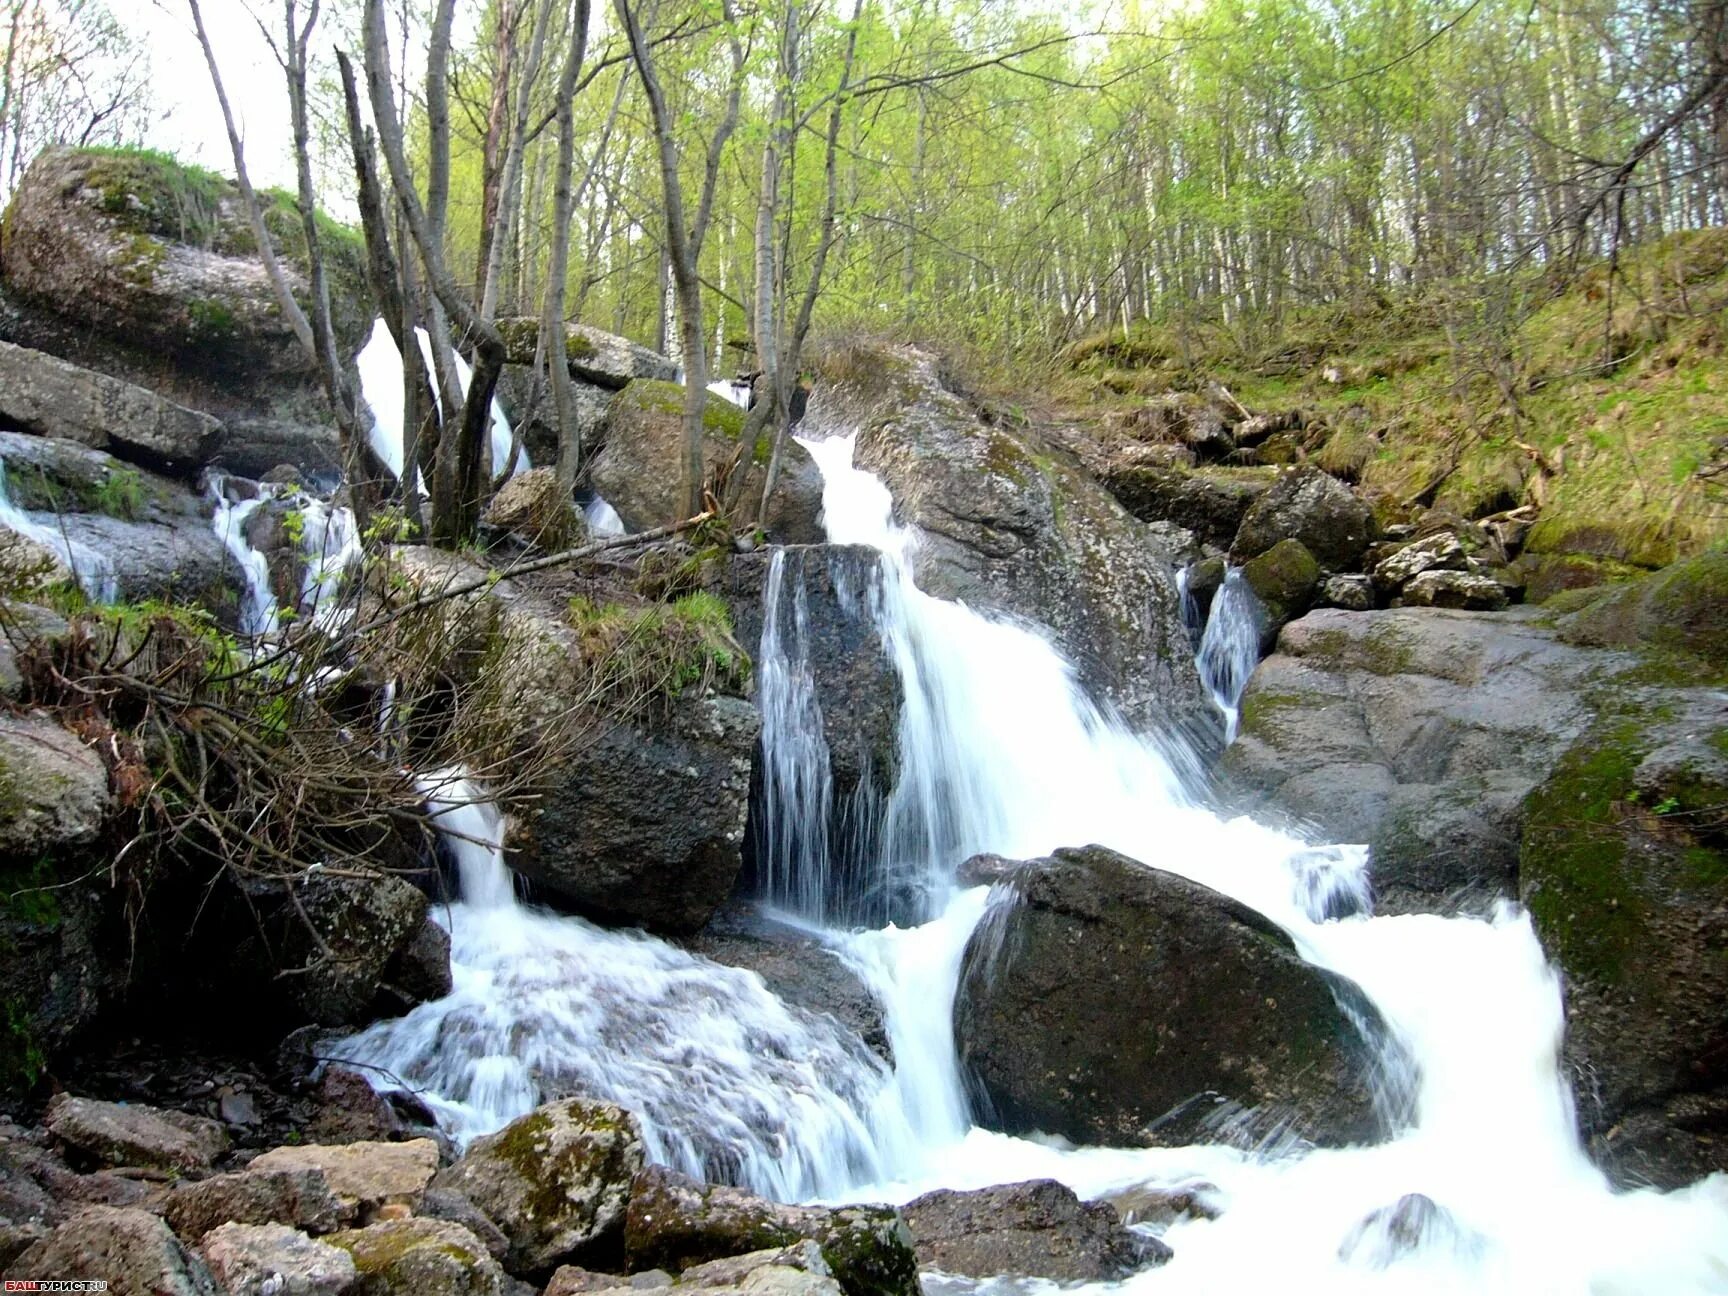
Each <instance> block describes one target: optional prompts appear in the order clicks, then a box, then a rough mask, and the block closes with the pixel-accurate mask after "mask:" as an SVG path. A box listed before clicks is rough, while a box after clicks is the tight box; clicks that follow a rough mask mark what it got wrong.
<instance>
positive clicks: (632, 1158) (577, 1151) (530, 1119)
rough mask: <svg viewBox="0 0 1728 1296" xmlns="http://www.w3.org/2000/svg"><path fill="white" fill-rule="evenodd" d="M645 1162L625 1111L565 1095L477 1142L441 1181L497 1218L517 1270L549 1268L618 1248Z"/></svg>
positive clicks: (507, 1261) (507, 1260) (508, 1260)
mask: <svg viewBox="0 0 1728 1296" xmlns="http://www.w3.org/2000/svg"><path fill="white" fill-rule="evenodd" d="M642 1163H643V1152H642V1134H641V1131H640V1129H638V1127H637V1125H636V1121H635V1119H634V1118H633V1117H632V1116H631V1115H630V1114H629V1113H628V1112H626V1111H623V1110H622V1109H620V1108H617V1107H613V1106H610V1105H608V1104H605V1103H594V1102H589V1101H587V1100H585V1099H581V1098H569V1099H565V1100H563V1101H561V1102H556V1103H548V1104H547V1105H546V1106H544V1107H541V1108H538V1109H536V1110H535V1111H533V1112H531V1113H530V1114H528V1115H527V1116H523V1117H521V1118H519V1119H517V1120H514V1121H512V1122H511V1123H510V1124H508V1125H506V1126H505V1127H504V1128H503V1129H502V1130H500V1131H499V1132H498V1133H496V1134H489V1135H487V1136H486V1137H484V1138H479V1139H476V1140H475V1141H474V1142H473V1143H472V1144H471V1145H470V1146H469V1148H468V1150H467V1152H466V1153H464V1154H463V1157H462V1159H461V1160H460V1161H458V1162H457V1163H456V1164H455V1165H453V1166H451V1167H450V1168H449V1169H447V1170H445V1171H443V1172H441V1173H440V1174H439V1176H438V1178H437V1180H436V1181H435V1183H436V1186H437V1187H439V1188H446V1189H452V1190H454V1191H456V1192H459V1193H461V1194H462V1195H463V1196H465V1197H467V1198H468V1200H470V1201H471V1202H473V1203H474V1205H476V1206H477V1207H479V1208H480V1210H481V1211H483V1212H485V1214H486V1215H487V1217H488V1218H490V1219H492V1220H493V1221H495V1222H496V1223H497V1224H498V1226H499V1228H501V1229H502V1230H503V1232H504V1235H505V1237H506V1239H507V1240H508V1243H509V1246H508V1250H507V1251H506V1253H505V1256H504V1266H505V1268H507V1269H508V1270H509V1271H510V1272H511V1273H515V1274H546V1273H550V1272H551V1271H552V1270H553V1269H555V1268H557V1267H558V1266H559V1265H562V1264H573V1263H579V1262H580V1261H582V1260H583V1259H584V1258H586V1257H591V1256H595V1255H604V1254H605V1253H606V1249H607V1248H608V1247H616V1245H617V1243H618V1240H619V1238H620V1237H621V1235H622V1233H623V1230H624V1207H625V1205H626V1203H627V1202H628V1200H629V1195H630V1183H631V1180H632V1179H633V1178H634V1177H635V1175H636V1172H637V1171H638V1170H640V1169H641V1168H642Z"/></svg>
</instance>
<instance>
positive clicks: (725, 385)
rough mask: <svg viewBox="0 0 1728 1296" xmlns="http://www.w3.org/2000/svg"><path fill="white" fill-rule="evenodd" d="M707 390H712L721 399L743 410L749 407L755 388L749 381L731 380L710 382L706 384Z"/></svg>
mask: <svg viewBox="0 0 1728 1296" xmlns="http://www.w3.org/2000/svg"><path fill="white" fill-rule="evenodd" d="M708 390H709V391H711V392H713V393H714V394H715V395H716V396H718V397H719V398H720V399H721V400H723V401H726V402H728V403H729V404H732V405H736V406H737V407H738V408H739V409H743V410H747V409H749V408H750V401H751V398H752V397H753V396H754V394H755V388H753V387H752V386H751V385H750V384H749V383H747V382H735V381H731V380H722V381H720V382H711V383H709V384H708Z"/></svg>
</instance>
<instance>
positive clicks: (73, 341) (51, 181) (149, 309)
mask: <svg viewBox="0 0 1728 1296" xmlns="http://www.w3.org/2000/svg"><path fill="white" fill-rule="evenodd" d="M265 202H266V204H267V207H266V214H265V219H266V223H267V225H268V227H269V229H270V231H271V234H272V239H273V242H274V244H275V246H276V249H277V251H278V253H279V255H280V257H281V259H282V261H283V263H284V265H285V266H286V267H287V270H288V273H289V276H290V279H291V282H292V284H293V287H294V292H295V295H296V297H298V298H299V299H300V300H301V302H302V304H305V303H306V302H307V301H308V300H309V296H308V289H307V282H306V278H305V264H306V261H305V237H304V234H303V232H302V228H301V220H300V215H299V212H298V210H297V208H296V207H295V205H294V203H293V202H292V200H291V199H289V198H287V197H286V196H282V195H277V194H266V195H265ZM318 221H319V229H320V231H321V243H322V246H323V250H324V257H325V269H326V272H327V274H328V276H329V282H330V300H331V306H332V310H333V313H334V320H335V324H336V343H337V352H338V355H339V356H340V357H341V358H342V359H343V360H344V361H347V360H348V359H349V358H351V357H352V356H353V355H354V354H355V352H356V350H357V349H358V347H359V345H360V343H361V342H362V341H363V340H364V336H365V331H366V323H367V321H368V320H369V319H370V317H371V314H372V307H371V304H370V301H369V297H370V294H369V291H368V289H367V286H366V276H365V258H364V249H363V247H362V245H361V242H360V239H359V236H358V235H357V234H356V233H355V232H353V231H350V230H346V229H343V228H342V227H340V226H338V225H336V224H334V223H333V222H331V221H329V220H327V219H325V218H324V217H323V216H320V217H319V218H318ZM0 274H3V276H4V280H5V290H4V292H3V293H0V339H4V340H5V341H7V342H13V343H17V344H18V345H21V346H26V347H31V348H34V349H36V350H40V351H46V352H49V353H51V354H53V355H56V356H59V357H61V358H62V359H65V360H70V361H72V362H74V363H76V364H79V365H82V366H84V367H86V368H90V369H96V370H99V371H101V372H102V373H105V374H110V375H112V376H114V377H116V378H119V379H123V380H124V381H126V382H128V383H132V384H135V385H137V386H140V387H144V388H147V389H149V390H150V391H152V392H154V393H156V394H157V395H158V396H160V397H162V398H164V399H166V400H169V401H173V402H174V403H176V404H178V405H182V406H185V407H187V408H189V409H193V410H198V411H201V412H203V413H205V414H208V415H211V416H213V417H215V418H217V419H219V420H220V421H221V422H222V424H223V426H224V427H225V428H226V429H227V436H226V438H225V440H224V444H223V447H222V450H221V453H220V457H221V461H222V462H223V464H224V465H225V466H227V467H228V468H230V469H231V470H233V471H235V472H239V473H243V474H245V475H247V476H250V477H260V476H262V475H263V474H264V473H265V472H267V471H268V470H269V469H270V468H271V467H272V466H274V465H276V464H278V463H283V462H290V463H294V464H296V465H298V466H299V467H300V468H301V469H302V470H303V471H307V472H314V473H321V474H329V475H334V474H335V473H337V472H339V471H340V469H341V466H342V465H341V454H340V447H339V438H338V434H337V429H336V422H335V419H334V418H333V417H332V415H331V412H330V408H329V404H328V402H327V400H326V398H325V395H324V392H323V389H322V385H321V381H320V379H319V377H318V373H317V370H316V368H315V367H314V366H313V364H312V363H311V361H310V360H309V359H308V357H307V356H306V354H305V352H304V351H303V350H302V349H301V347H300V345H299V343H298V341H297V340H296V339H295V338H294V336H293V333H292V331H291V330H290V328H289V326H288V324H287V322H286V321H285V320H284V319H283V318H282V314H281V311H280V309H279V307H278V304H277V301H276V297H275V294H274V292H273V290H272V289H271V287H270V285H269V282H268V276H267V274H266V272H265V270H264V266H263V262H262V260H261V259H260V258H259V257H258V255H257V253H256V244H255V241H254V239H253V235H252V231H251V226H250V223H249V222H248V220H247V219H246V217H245V216H244V214H243V210H242V207H241V203H240V199H239V195H238V192H237V190H236V189H235V187H234V186H233V185H232V184H231V183H230V182H228V181H226V180H222V179H220V178H219V177H216V176H213V175H211V174H209V173H208V172H203V171H200V170H198V169H197V168H193V167H184V166H181V165H179V164H178V163H175V162H173V161H172V160H170V159H168V158H165V157H163V156H162V155H160V154H150V153H131V152H125V151H113V150H91V151H80V150H75V149H50V150H48V151H47V152H45V153H43V154H42V155H41V156H40V157H39V158H38V159H37V161H36V162H35V163H34V164H33V165H32V166H31V168H30V170H29V171H28V172H27V173H26V175H25V177H24V179H23V181H22V182H21V183H20V185H19V188H18V191H17V196H16V199H15V201H14V203H13V205H12V207H11V208H10V209H9V211H8V214H7V217H6V222H5V226H4V229H3V230H0Z"/></svg>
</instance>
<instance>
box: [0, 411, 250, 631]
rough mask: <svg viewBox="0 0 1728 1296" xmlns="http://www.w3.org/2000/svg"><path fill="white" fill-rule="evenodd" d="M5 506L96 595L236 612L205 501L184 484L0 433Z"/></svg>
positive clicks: (53, 443) (235, 583)
mask: <svg viewBox="0 0 1728 1296" xmlns="http://www.w3.org/2000/svg"><path fill="white" fill-rule="evenodd" d="M0 462H3V463H4V474H5V487H6V494H7V497H8V498H9V499H10V501H11V503H12V504H13V505H14V506H16V507H17V508H18V509H20V510H21V511H22V512H23V513H24V515H25V518H26V520H27V521H28V522H29V523H31V524H32V529H33V531H34V533H35V538H37V539H38V540H39V541H40V542H42V543H43V544H45V545H46V546H47V547H48V548H50V549H52V550H53V551H54V552H55V553H56V554H57V555H58V556H59V558H60V559H61V561H62V562H65V563H67V564H68V565H69V566H70V567H72V568H75V569H76V570H75V574H76V575H77V577H78V578H79V582H80V584H82V585H83V587H84V589H85V591H86V592H88V593H91V594H93V595H95V596H97V597H100V598H104V599H122V600H126V601H129V602H141V601H143V600H146V599H159V600H162V601H164V602H177V603H196V604H199V605H201V606H204V607H206V608H209V609H210V610H211V611H213V612H216V613H217V614H218V615H227V614H229V613H231V612H232V611H233V609H234V608H235V607H236V606H237V594H236V590H237V589H238V588H239V587H240V585H241V583H242V582H241V578H240V572H239V570H238V568H237V566H236V565H235V563H234V560H233V558H232V557H230V555H229V553H228V551H227V549H226V548H225V547H224V546H223V543H222V540H221V538H220V537H218V536H217V535H216V533H215V531H214V530H212V528H211V525H210V518H211V506H210V503H209V502H208V501H207V500H205V499H204V498H203V497H201V496H199V495H195V494H193V493H192V492H191V491H190V490H188V489H187V488H186V487H185V486H183V485H181V484H179V483H177V482H174V481H171V480H169V479H168V478H166V477H161V476H158V475H157V474H155V473H153V472H150V471H148V470H144V469H139V468H135V467H133V466H131V465H128V464H124V463H122V462H120V461H119V460H118V459H115V458H114V457H113V456H112V455H109V454H107V453H105V452H103V451H101V450H96V449H93V448H91V447H89V446H86V445H81V444H79V443H77V442H73V441H67V440H63V439H60V438H57V437H40V436H31V435H27V434H25V433H20V432H0Z"/></svg>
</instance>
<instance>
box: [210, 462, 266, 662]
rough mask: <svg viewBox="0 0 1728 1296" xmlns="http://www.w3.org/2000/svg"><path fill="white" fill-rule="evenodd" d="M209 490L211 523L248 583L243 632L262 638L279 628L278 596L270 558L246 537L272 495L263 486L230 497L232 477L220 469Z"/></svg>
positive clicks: (242, 601) (242, 594) (242, 603)
mask: <svg viewBox="0 0 1728 1296" xmlns="http://www.w3.org/2000/svg"><path fill="white" fill-rule="evenodd" d="M207 490H208V491H209V494H210V503H211V505H212V506H213V508H214V510H215V511H214V512H213V513H212V514H211V518H210V525H211V526H212V527H213V528H215V531H216V536H217V538H218V539H220V540H221V541H222V545H223V547H224V548H225V549H227V550H228V556H229V557H230V558H232V559H233V560H234V561H235V563H237V564H238V565H239V567H240V573H241V576H242V577H243V578H244V580H245V582H246V583H245V586H244V588H243V589H242V590H241V591H240V633H241V634H242V635H244V636H245V637H246V638H248V639H257V638H260V637H262V636H264V635H267V634H269V633H270V632H271V631H273V630H274V629H275V628H276V613H277V607H276V595H275V594H274V593H273V592H272V591H271V589H270V560H269V558H267V557H266V556H265V555H264V554H262V553H260V552H259V551H258V550H256V549H254V548H253V547H252V542H251V541H250V540H248V539H247V538H246V523H247V521H248V520H249V519H250V518H251V516H252V515H253V514H254V513H256V512H257V511H258V510H259V508H260V507H262V506H263V504H264V503H265V501H266V500H268V499H269V498H270V497H269V496H268V495H267V494H265V493H264V492H263V490H262V489H261V488H260V489H259V490H258V493H256V494H254V495H253V496H252V497H251V498H250V499H229V498H228V478H227V477H225V476H224V475H223V474H221V473H216V472H213V473H211V474H210V480H209V482H208V484H207Z"/></svg>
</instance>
